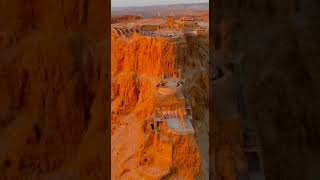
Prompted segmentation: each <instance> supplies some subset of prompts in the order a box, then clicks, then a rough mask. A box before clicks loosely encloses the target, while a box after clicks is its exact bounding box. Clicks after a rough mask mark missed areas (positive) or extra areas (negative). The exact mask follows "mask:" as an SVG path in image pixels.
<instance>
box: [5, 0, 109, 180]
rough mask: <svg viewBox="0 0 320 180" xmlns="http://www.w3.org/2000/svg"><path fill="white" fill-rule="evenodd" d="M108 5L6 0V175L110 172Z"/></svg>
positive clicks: (99, 176) (37, 176)
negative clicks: (107, 54) (108, 142)
mask: <svg viewBox="0 0 320 180" xmlns="http://www.w3.org/2000/svg"><path fill="white" fill-rule="evenodd" d="M107 7H108V6H107V4H106V2H105V1H54V2H53V1H52V2H47V1H38V0H33V1H16V0H13V1H12V0H10V1H3V2H1V5H0V22H1V23H0V24H1V25H0V27H1V30H0V32H1V34H0V49H1V52H0V56H1V58H0V59H1V60H0V70H1V74H0V99H1V102H0V111H1V113H0V147H1V150H0V179H22V178H24V179H57V178H60V179H61V178H62V179H105V178H106V176H107V175H106V174H107V172H108V166H107V164H108V162H107V153H106V149H107V142H106V140H107V137H108V136H107V135H106V128H107V123H106V116H107V113H108V111H109V109H110V108H109V107H108V105H107V100H108V99H107V98H108V97H107V94H108V93H107V92H110V91H109V90H108V87H107V83H105V82H107V81H108V76H107V71H108V70H107V67H108V65H107V63H108V62H107V61H106V57H107V56H106V48H107V46H106V45H107V43H106V41H105V34H106V31H108V30H107V22H106V19H107V9H106V8H107ZM104 24H105V25H104ZM109 78H110V77H109Z"/></svg>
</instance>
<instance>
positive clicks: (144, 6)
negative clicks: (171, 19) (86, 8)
mask: <svg viewBox="0 0 320 180" xmlns="http://www.w3.org/2000/svg"><path fill="white" fill-rule="evenodd" d="M185 4H209V1H208V2H194V3H173V4H162V3H161V4H152V5H131V6H112V3H111V11H112V8H132V7H151V6H165V5H185ZM208 7H209V6H208Z"/></svg>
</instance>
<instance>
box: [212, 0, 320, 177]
mask: <svg viewBox="0 0 320 180" xmlns="http://www.w3.org/2000/svg"><path fill="white" fill-rule="evenodd" d="M210 8H211V9H210V11H211V12H214V13H212V14H210V15H211V17H210V20H211V24H210V25H211V27H210V33H211V35H212V36H211V37H212V38H213V39H212V41H210V42H212V49H211V51H210V52H211V53H212V54H211V56H210V57H211V61H212V69H213V66H224V64H228V63H229V62H237V63H238V64H237V65H235V67H238V69H239V72H237V73H233V76H232V77H233V78H235V79H237V80H236V82H238V84H240V85H239V87H240V86H241V87H240V88H239V89H238V90H232V87H229V88H228V89H229V90H232V91H233V92H235V94H238V95H236V97H241V96H242V98H243V100H242V105H241V107H240V109H243V112H241V110H240V109H238V110H237V111H238V112H239V113H238V114H241V113H243V115H241V116H240V117H241V118H240V120H239V121H241V120H242V121H244V123H247V124H251V125H253V126H254V128H255V130H256V131H257V134H258V139H259V141H260V144H261V148H262V160H263V161H262V164H263V170H264V175H265V177H266V179H272V180H277V179H290V180H291V179H292V180H294V179H310V180H311V179H318V178H319V177H320V174H319V172H317V171H316V169H318V167H319V163H318V162H319V153H317V152H318V146H317V145H316V143H315V139H318V137H319V133H317V132H320V131H319V123H318V121H317V120H316V119H318V117H319V113H318V112H317V111H316V109H317V107H318V103H317V102H318V101H319V96H318V95H316V94H317V93H315V92H318V91H319V86H318V85H317V84H319V78H318V74H319V72H318V70H317V69H319V63H318V62H317V59H318V58H319V54H318V53H317V52H319V35H318V31H319V27H320V26H319V23H318V20H317V19H318V18H319V12H318V11H317V9H318V8H319V3H318V2H317V1H314V0H309V1H294V0H292V1H254V0H252V1H241V0H237V1H233V0H230V1H228V0H227V1H216V2H214V3H212V4H211V7H210ZM216 62H217V63H216ZM211 82H212V81H211ZM232 85H233V86H234V85H235V83H232ZM218 86H219V88H220V87H221V86H220V85H218V84H217V83H215V82H214V81H213V82H212V83H211V85H210V93H211V94H210V95H212V100H211V101H210V103H212V104H210V108H212V109H213V111H212V113H213V114H210V118H211V117H212V118H213V119H212V121H210V122H213V123H211V124H210V133H212V134H211V136H210V137H211V138H210V141H211V140H212V142H211V143H210V153H211V156H210V158H212V162H213V164H212V167H214V168H215V169H212V172H213V176H212V177H214V176H215V178H218V179H219V178H223V177H225V176H226V175H225V173H224V172H222V171H221V170H219V169H221V166H222V167H223V166H224V165H219V164H220V163H219V162H220V160H219V159H218V158H219V154H218V151H219V148H220V146H221V145H229V147H230V148H231V149H236V148H238V147H241V146H242V145H241V141H243V140H241V139H239V140H238V141H236V144H231V146H230V144H229V141H225V142H223V143H222V144H217V139H220V138H222V137H221V136H225V135H223V134H221V133H220V132H225V131H232V128H231V127H229V126H227V127H224V126H221V125H220V124H222V123H223V124H225V123H227V121H228V120H227V117H228V116H220V115H219V114H218V113H219V112H221V110H219V112H216V108H217V107H220V105H218V103H219V102H217V101H216V100H214V97H216V94H217V95H218V94H219V92H217V91H218V89H217V88H218ZM215 89H216V91H215ZM241 91H242V92H241ZM230 96H231V95H230ZM229 102H230V101H229ZM220 103H221V102H220ZM233 103H234V104H233V105H232V107H236V102H233ZM231 104H232V101H231ZM228 109H229V110H230V109H231V108H230V106H228V107H227V106H225V107H224V108H223V110H228ZM214 112H216V113H214ZM220 114H221V113H220ZM241 129H242V130H244V129H243V126H241V127H240V128H238V130H233V133H239V132H241V131H242V130H241ZM211 130H212V131H211ZM225 138H230V139H235V138H236V136H233V135H232V134H230V135H226V136H225ZM233 152H235V151H233ZM226 159H227V158H226ZM224 161H225V160H222V162H224ZM235 167H236V166H235V165H231V172H229V173H228V174H229V175H230V174H234V175H232V176H233V177H235V176H239V174H240V172H239V171H237V170H236V168H235ZM229 179H234V178H231V177H230V178H229Z"/></svg>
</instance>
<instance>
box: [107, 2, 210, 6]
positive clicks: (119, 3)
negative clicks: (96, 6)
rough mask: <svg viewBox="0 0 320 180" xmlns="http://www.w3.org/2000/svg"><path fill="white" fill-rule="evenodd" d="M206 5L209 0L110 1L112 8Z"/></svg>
mask: <svg viewBox="0 0 320 180" xmlns="http://www.w3.org/2000/svg"><path fill="white" fill-rule="evenodd" d="M203 2H205V3H207V2H209V0H111V6H112V7H128V6H146V5H148V6H150V5H159V4H183V3H203Z"/></svg>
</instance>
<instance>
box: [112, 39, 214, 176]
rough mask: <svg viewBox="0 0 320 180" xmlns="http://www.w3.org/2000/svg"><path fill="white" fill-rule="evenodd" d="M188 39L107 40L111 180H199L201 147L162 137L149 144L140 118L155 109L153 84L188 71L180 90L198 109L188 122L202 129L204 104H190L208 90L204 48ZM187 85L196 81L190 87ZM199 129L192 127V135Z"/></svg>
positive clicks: (189, 138) (191, 139)
mask: <svg viewBox="0 0 320 180" xmlns="http://www.w3.org/2000/svg"><path fill="white" fill-rule="evenodd" d="M193 38H194V39H193ZM193 38H192V37H190V38H189V39H184V40H183V41H182V40H181V41H180V40H179V41H177V42H174V41H173V40H172V39H169V38H161V37H157V38H150V37H144V36H140V35H138V34H133V35H132V36H131V37H124V36H117V35H114V36H113V37H112V163H113V165H114V166H113V167H112V178H114V179H137V178H138V179H139V178H140V179H141V178H149V179H161V178H165V177H166V178H169V179H170V178H171V179H175V178H183V179H194V178H196V177H200V176H201V177H204V176H205V175H204V174H205V173H203V172H202V171H205V170H203V169H201V168H203V167H205V166H206V165H203V164H206V163H205V162H203V160H202V158H206V157H202V155H203V154H206V150H205V149H206V147H207V146H206V147H203V146H202V145H200V146H201V147H199V138H198V137H197V136H195V135H175V134H172V133H164V134H162V135H161V137H159V138H160V139H159V140H156V141H155V140H154V139H157V138H155V137H154V136H156V135H153V134H152V133H149V132H148V130H147V128H148V127H147V126H146V118H148V117H150V116H152V114H153V112H154V111H155V108H156V107H157V103H156V100H155V99H154V94H155V91H156V88H155V85H156V84H157V82H159V81H160V80H161V78H162V75H163V74H166V75H168V76H172V75H173V74H175V73H178V71H179V70H181V71H182V74H184V73H185V74H187V73H186V72H187V71H189V72H190V71H191V69H193V68H194V72H193V73H194V74H193V75H192V76H190V77H189V76H185V78H186V80H187V81H188V82H189V84H187V86H186V88H187V89H186V90H187V91H188V92H190V94H191V97H190V99H191V101H192V105H194V106H198V107H199V108H203V109H202V110H198V109H197V108H194V109H195V115H194V116H195V117H194V118H196V119H197V118H198V121H196V122H195V123H196V124H197V123H199V124H205V123H204V122H205V121H206V118H207V116H206V113H207V112H206V111H207V106H206V105H207V104H203V105H200V104H197V103H195V102H196V101H197V100H200V99H201V100H204V102H205V101H206V100H207V97H206V94H207V92H206V91H205V90H201V92H199V91H198V88H204V89H206V88H207V86H208V82H207V81H206V80H207V74H206V73H207V69H206V68H207V59H206V58H207V53H206V52H201V51H202V50H201V48H200V46H201V47H202V46H203V48H204V49H205V47H206V45H207V44H206V43H207V42H206V41H204V42H202V41H201V40H197V38H195V37H193ZM197 42H198V43H199V44H197ZM188 43H190V44H188ZM198 45H199V46H198ZM202 53H203V54H202ZM199 54H202V55H204V57H203V56H201V55H199ZM196 68H199V69H196ZM193 80H197V82H193V83H192V82H191V81H193ZM199 80H200V81H199ZM199 86H200V87H199ZM168 101H171V102H173V100H169V99H168ZM168 103H170V102H168ZM201 118H202V119H201ZM200 122H201V123H200ZM199 124H198V125H197V127H195V130H196V133H197V130H198V126H199ZM202 133H203V132H202ZM204 133H206V132H204ZM199 134H200V132H199ZM204 136H207V134H206V135H204ZM168 139H171V140H170V141H168ZM207 142H208V141H207ZM204 146H205V145H204ZM204 169H205V168H204Z"/></svg>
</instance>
